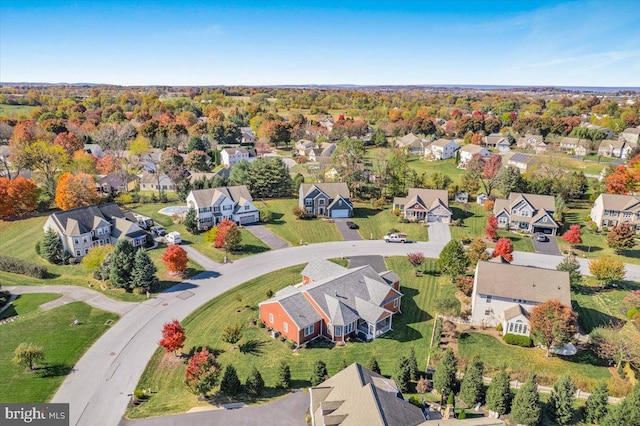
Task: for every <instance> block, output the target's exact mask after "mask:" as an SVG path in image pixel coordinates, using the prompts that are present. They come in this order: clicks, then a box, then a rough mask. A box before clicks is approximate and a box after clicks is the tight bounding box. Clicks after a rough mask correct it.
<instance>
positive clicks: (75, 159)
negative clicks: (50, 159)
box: [71, 150, 97, 174]
mask: <svg viewBox="0 0 640 426" xmlns="http://www.w3.org/2000/svg"><path fill="white" fill-rule="evenodd" d="M96 162H97V159H96V157H94V156H93V155H91V154H87V153H86V152H84V151H83V150H78V151H76V152H74V153H73V155H72V156H71V170H73V171H75V172H82V173H87V174H95V173H96Z"/></svg>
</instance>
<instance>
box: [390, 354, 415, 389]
mask: <svg viewBox="0 0 640 426" xmlns="http://www.w3.org/2000/svg"><path fill="white" fill-rule="evenodd" d="M393 380H394V381H395V382H396V385H398V389H400V392H408V391H409V383H410V382H411V363H410V361H409V358H405V357H402V358H400V359H399V360H398V365H397V366H396V371H395V374H394V375H393Z"/></svg>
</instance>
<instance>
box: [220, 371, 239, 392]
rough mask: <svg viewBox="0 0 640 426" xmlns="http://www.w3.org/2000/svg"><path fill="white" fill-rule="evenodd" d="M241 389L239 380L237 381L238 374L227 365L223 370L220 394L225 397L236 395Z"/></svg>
mask: <svg viewBox="0 0 640 426" xmlns="http://www.w3.org/2000/svg"><path fill="white" fill-rule="evenodd" d="M241 388H242V384H241V383H240V379H238V372H237V371H236V368H235V367H234V366H233V365H228V366H227V368H226V369H225V370H224V376H222V381H221V382H220V392H222V393H223V394H225V395H229V396H233V395H237V394H238V393H239V392H240V389H241Z"/></svg>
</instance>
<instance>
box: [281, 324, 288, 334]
mask: <svg viewBox="0 0 640 426" xmlns="http://www.w3.org/2000/svg"><path fill="white" fill-rule="evenodd" d="M282 329H283V330H284V332H285V333H288V332H289V324H287V323H286V322H283V323H282Z"/></svg>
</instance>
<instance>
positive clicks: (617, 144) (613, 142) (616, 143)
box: [598, 139, 626, 149]
mask: <svg viewBox="0 0 640 426" xmlns="http://www.w3.org/2000/svg"><path fill="white" fill-rule="evenodd" d="M625 143H626V142H625V141H624V140H622V139H605V140H603V141H602V142H600V146H599V147H598V149H606V148H608V147H609V146H611V148H613V149H622V148H623V147H624V145H625Z"/></svg>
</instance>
